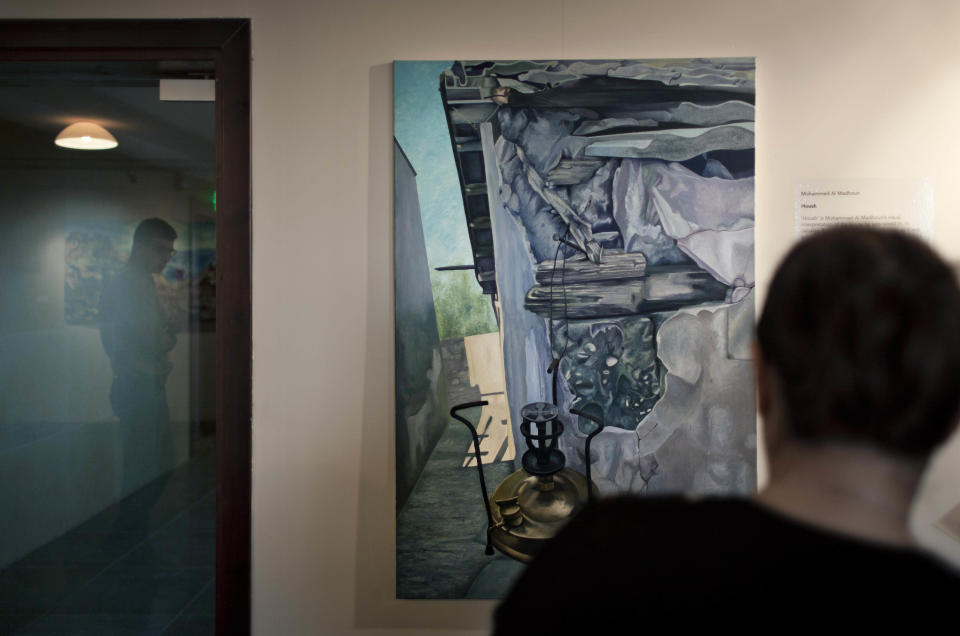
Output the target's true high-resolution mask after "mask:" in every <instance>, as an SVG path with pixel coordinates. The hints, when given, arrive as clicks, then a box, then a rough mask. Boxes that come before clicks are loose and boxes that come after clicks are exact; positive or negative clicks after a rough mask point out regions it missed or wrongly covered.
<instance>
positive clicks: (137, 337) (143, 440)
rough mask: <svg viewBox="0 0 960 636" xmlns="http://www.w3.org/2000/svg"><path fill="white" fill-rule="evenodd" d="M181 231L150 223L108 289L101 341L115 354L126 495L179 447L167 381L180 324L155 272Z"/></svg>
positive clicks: (114, 395) (113, 391) (114, 398)
mask: <svg viewBox="0 0 960 636" xmlns="http://www.w3.org/2000/svg"><path fill="white" fill-rule="evenodd" d="M176 238H177V233H176V231H175V230H174V229H173V227H171V226H170V224H169V223H167V222H166V221H164V220H162V219H157V218H154V219H147V220H145V221H142V222H141V223H140V224H139V225H138V226H137V229H136V230H135V231H134V234H133V248H132V250H131V252H130V260H129V261H128V262H127V264H126V265H125V266H124V267H123V268H122V269H121V270H120V271H119V272H117V273H116V274H115V275H114V276H113V277H112V278H111V279H110V280H108V281H107V282H106V283H105V285H104V287H103V291H102V293H101V295H100V340H101V342H102V343H103V349H104V351H106V353H107V356H108V357H109V358H110V367H111V369H112V370H113V384H112V385H111V387H110V405H111V406H112V407H113V412H114V414H115V415H116V416H117V417H118V418H119V419H120V429H121V436H122V439H123V485H122V487H123V493H124V494H126V493H129V492H131V491H132V490H134V489H136V488H138V487H139V486H141V485H143V484H144V483H146V482H147V481H149V480H150V479H152V478H154V477H156V476H157V475H158V473H159V472H160V471H161V469H162V468H165V467H168V466H169V463H168V462H167V461H166V460H168V459H172V458H167V457H163V456H161V455H162V453H164V452H165V451H169V450H172V440H171V439H170V435H171V431H170V411H169V408H168V406H167V392H166V383H167V376H168V375H169V374H170V369H171V368H172V365H171V363H170V350H171V349H173V347H174V345H175V344H176V342H177V337H176V329H175V327H174V325H173V324H172V323H171V322H170V320H169V318H168V317H167V314H166V312H165V311H164V310H163V307H162V306H161V305H160V301H159V299H158V298H157V290H156V286H155V283H154V279H153V275H154V274H158V273H160V272H161V271H163V268H164V267H165V266H166V264H167V263H168V262H169V260H170V257H171V256H172V255H173V252H174V249H173V242H174V240H176Z"/></svg>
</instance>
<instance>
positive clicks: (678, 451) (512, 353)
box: [444, 60, 756, 493]
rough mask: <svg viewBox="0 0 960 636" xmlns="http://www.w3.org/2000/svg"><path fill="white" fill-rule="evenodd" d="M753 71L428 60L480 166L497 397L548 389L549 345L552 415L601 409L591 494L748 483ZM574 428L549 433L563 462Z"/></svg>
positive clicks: (574, 460)
mask: <svg viewBox="0 0 960 636" xmlns="http://www.w3.org/2000/svg"><path fill="white" fill-rule="evenodd" d="M753 68H754V66H753V61H752V60H718V61H711V60H666V61H651V62H629V63H627V62H617V61H611V62H596V61H591V62H569V61H568V62H542V63H540V62H510V63H504V62H481V63H456V64H454V65H453V67H452V68H451V69H450V70H449V71H447V72H446V73H445V74H444V87H445V100H446V103H447V107H448V113H450V116H451V130H453V131H454V134H455V135H459V137H458V139H460V140H461V141H462V144H461V148H463V149H467V150H470V149H471V148H474V149H476V150H481V149H482V152H483V158H484V164H485V166H486V171H485V172H486V174H485V180H486V184H485V186H486V193H487V196H486V202H487V207H488V208H489V217H490V218H489V222H490V225H491V232H490V241H491V242H492V254H493V260H495V270H496V272H495V275H496V289H495V293H496V294H497V296H498V299H499V302H500V306H501V329H502V331H503V341H504V366H505V371H506V383H507V394H508V399H509V406H510V410H511V412H512V413H517V412H519V409H520V407H521V406H522V405H523V404H525V403H527V402H531V401H537V400H543V401H554V397H553V395H552V387H551V382H550V377H549V375H548V372H547V369H548V367H550V366H551V363H552V362H553V361H554V360H557V361H558V367H557V369H558V373H559V378H558V382H557V395H556V401H557V403H558V404H559V405H560V407H561V412H568V411H569V409H570V408H572V407H573V408H577V409H580V410H583V411H585V412H588V413H592V414H594V415H597V416H600V417H602V418H603V419H604V420H605V422H606V425H607V429H606V430H605V431H604V433H602V434H601V435H600V436H599V437H598V438H597V439H596V440H595V441H594V444H593V449H592V452H591V454H592V456H593V457H592V462H593V475H594V478H595V481H596V482H597V484H598V485H599V486H600V487H601V489H602V490H605V491H608V492H611V491H635V492H678V491H682V492H699V493H718V492H723V493H747V492H749V491H751V490H752V489H753V488H755V466H756V464H755V462H756V459H755V457H756V438H755V412H754V400H753V393H752V391H753V389H752V380H751V377H750V373H751V366H750V362H749V356H750V353H749V346H748V343H749V338H750V333H751V331H752V328H753V315H754V309H753V294H752V289H753V286H754V277H753V191H754V178H753V166H754V162H753V145H754V142H753V130H754V129H753V119H754V107H753V98H754V85H753ZM458 100H459V102H458ZM471 130H473V131H474V132H475V133H476V136H477V137H479V138H482V139H481V141H482V144H476V146H470V145H469V144H470V143H471V142H470V141H469V139H468V137H467V135H468V134H469V133H470V131H471ZM481 147H482V148H481ZM464 154H465V153H464V152H461V165H466V164H465V162H464V161H463V155H464ZM474 192H475V193H476V192H478V189H477V188H476V187H475V188H474ZM468 207H469V206H468ZM469 214H470V211H469V210H468V216H469ZM478 269H480V263H479V262H478ZM519 419H520V418H514V422H515V424H514V425H515V426H516V425H517V424H518V423H519ZM584 424H586V422H584ZM577 429H578V427H577V426H568V427H567V430H566V432H565V434H564V439H563V440H562V442H561V445H562V448H563V450H564V452H565V453H566V455H567V458H568V464H569V465H571V466H572V467H574V468H577V469H580V470H582V469H583V466H584V459H585V458H584V457H583V451H582V449H583V439H584V434H583V433H581V432H579V431H578V430H577ZM515 436H516V438H517V442H518V444H519V447H520V448H523V444H524V443H523V441H522V439H521V438H520V436H519V432H515Z"/></svg>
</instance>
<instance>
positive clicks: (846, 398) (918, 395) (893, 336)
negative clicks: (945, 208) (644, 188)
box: [757, 227, 960, 455]
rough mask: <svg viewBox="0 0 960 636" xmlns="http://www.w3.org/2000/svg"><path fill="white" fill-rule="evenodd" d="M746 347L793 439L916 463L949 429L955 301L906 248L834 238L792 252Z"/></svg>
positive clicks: (875, 237) (899, 243)
mask: <svg viewBox="0 0 960 636" xmlns="http://www.w3.org/2000/svg"><path fill="white" fill-rule="evenodd" d="M757 335H758V340H759V345H760V349H761V351H762V353H763V356H764V359H765V360H766V362H767V363H768V364H769V365H770V366H771V367H772V368H773V369H774V370H775V371H776V372H777V374H778V376H779V380H780V382H779V384H780V391H781V395H782V397H783V399H784V402H785V405H784V406H785V411H786V418H787V425H788V427H789V428H790V430H792V431H793V433H794V434H795V435H797V436H798V437H800V438H804V439H825V438H830V439H836V440H856V441H858V442H863V441H867V442H870V443H872V444H874V445H877V446H879V447H882V448H884V449H887V450H891V451H894V452H897V453H899V454H902V455H926V454H928V453H929V452H930V451H931V450H932V449H933V448H934V447H935V446H936V445H937V444H939V443H941V442H942V441H943V440H944V439H945V438H946V437H947V436H948V435H949V434H950V432H951V431H952V430H953V427H954V426H955V425H956V421H957V416H958V408H960V289H958V287H957V279H956V277H955V275H954V273H953V272H952V271H951V269H950V267H949V266H948V265H947V264H946V263H945V262H944V261H943V260H942V259H941V258H940V257H939V256H937V255H936V254H935V253H934V252H933V250H932V249H930V248H929V247H928V246H927V245H926V244H925V243H923V242H922V241H920V240H919V239H917V238H914V237H912V236H909V235H906V234H903V233H900V232H894V231H888V230H878V229H863V228H852V227H844V228H837V229H833V230H828V231H825V232H821V233H818V234H815V235H813V236H811V237H809V238H807V239H805V240H803V241H801V242H800V243H798V244H797V245H796V246H795V247H794V248H793V249H792V250H791V251H790V252H789V254H787V256H786V258H785V259H784V260H783V262H782V263H781V264H780V267H779V268H778V269H777V272H776V274H775V275H774V278H773V282H772V283H771V285H770V291H769V293H768V295H767V299H766V303H765V305H764V309H763V314H762V316H761V318H760V321H759V323H758V325H757Z"/></svg>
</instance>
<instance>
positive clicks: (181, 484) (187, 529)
mask: <svg viewBox="0 0 960 636" xmlns="http://www.w3.org/2000/svg"><path fill="white" fill-rule="evenodd" d="M215 487H216V462H215V459H214V456H213V455H212V454H210V455H206V456H202V457H197V458H194V459H192V460H190V461H188V462H187V463H185V464H183V465H181V466H179V467H178V468H176V469H175V470H173V471H171V472H170V473H168V474H167V475H164V476H163V477H160V478H159V479H157V480H155V481H154V482H152V483H150V484H148V485H147V486H145V487H144V488H142V489H140V490H138V491H137V492H135V493H134V494H132V495H130V496H129V497H127V498H126V499H124V500H123V501H120V502H119V503H117V504H115V505H113V506H111V507H110V508H107V509H106V510H104V511H102V512H101V513H99V514H97V515H96V516H94V517H93V518H91V519H89V520H88V521H86V522H85V523H83V524H82V525H80V526H78V527H77V528H75V529H73V530H71V531H70V532H68V533H66V534H64V535H62V536H61V537H59V538H57V539H55V540H54V541H51V542H50V543H48V544H47V545H45V546H43V547H42V548H40V549H38V550H36V551H34V552H32V553H31V554H29V555H27V556H26V557H24V558H23V559H21V560H20V561H17V562H16V563H14V564H12V565H11V566H10V567H8V568H5V569H3V570H2V571H0V634H3V635H6V634H11V635H13V634H17V635H19V634H23V635H25V636H26V635H30V636H34V635H40V634H43V635H45V636H53V635H58V636H59V635H66V634H69V635H70V636H87V635H89V636H94V635H96V636H107V635H116V636H127V635H131V636H132V635H138V636H139V635H150V636H153V635H160V634H164V635H167V636H172V635H178V636H179V635H181V634H183V635H192V634H208V635H209V634H213V631H214V629H213V627H214V622H213V616H214V572H215V570H214V555H215V546H216V533H215V519H216V506H215Z"/></svg>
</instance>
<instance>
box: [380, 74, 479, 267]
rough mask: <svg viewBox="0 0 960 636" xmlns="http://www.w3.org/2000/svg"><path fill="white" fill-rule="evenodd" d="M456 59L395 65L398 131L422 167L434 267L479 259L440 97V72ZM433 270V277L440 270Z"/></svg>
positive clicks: (429, 253)
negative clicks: (474, 252) (469, 232)
mask: <svg viewBox="0 0 960 636" xmlns="http://www.w3.org/2000/svg"><path fill="white" fill-rule="evenodd" d="M451 64H453V62H451V61H432V62H394V65H393V72H394V75H393V104H394V111H393V134H394V136H395V137H396V138H397V141H399V142H400V147H402V148H403V151H404V152H405V153H406V154H407V158H409V159H410V163H412V164H413V169H414V170H416V172H417V194H418V195H419V197H420V216H421V218H422V219H423V234H424V238H425V239H426V244H427V261H428V263H429V264H430V268H431V270H432V269H433V268H434V267H440V266H443V265H472V264H473V256H472V252H471V250H470V238H469V236H468V235H467V223H466V220H465V219H464V213H463V199H462V198H461V194H460V184H459V180H458V178H457V168H456V164H455V163H454V160H453V150H452V149H451V148H450V136H449V133H448V132H447V121H446V117H445V116H444V113H443V103H442V102H441V101H440V73H442V72H443V71H444V70H446V69H448V68H450V66H451ZM430 273H431V276H432V277H435V276H436V275H437V272H434V271H431V272H430Z"/></svg>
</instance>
